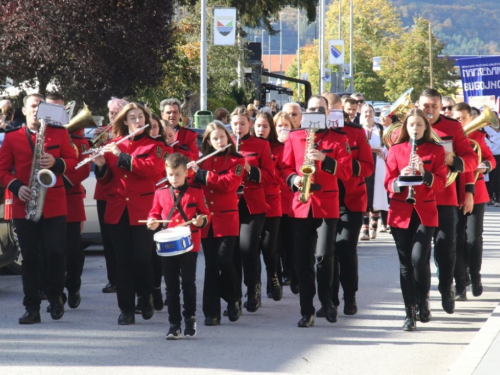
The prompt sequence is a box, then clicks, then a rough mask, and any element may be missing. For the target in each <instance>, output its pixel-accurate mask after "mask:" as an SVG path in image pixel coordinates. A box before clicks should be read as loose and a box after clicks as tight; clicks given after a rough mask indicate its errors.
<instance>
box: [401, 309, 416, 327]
mask: <svg viewBox="0 0 500 375" xmlns="http://www.w3.org/2000/svg"><path fill="white" fill-rule="evenodd" d="M405 310H406V318H405V322H404V323H403V331H416V330H417V314H416V310H415V306H409V307H405Z"/></svg>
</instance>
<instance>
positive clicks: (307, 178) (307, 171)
mask: <svg viewBox="0 0 500 375" xmlns="http://www.w3.org/2000/svg"><path fill="white" fill-rule="evenodd" d="M315 134H316V130H315V129H310V130H309V136H308V137H307V138H306V149H305V153H304V164H302V166H301V167H300V172H301V173H302V178H301V180H300V183H299V201H300V202H302V203H307V201H308V200H309V198H310V197H311V184H312V176H313V174H314V173H315V172H316V166H315V164H314V160H311V159H309V157H308V156H307V154H308V152H309V151H310V150H312V149H314V148H315V145H314V136H315Z"/></svg>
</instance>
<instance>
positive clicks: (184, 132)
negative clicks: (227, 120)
mask: <svg viewBox="0 0 500 375" xmlns="http://www.w3.org/2000/svg"><path fill="white" fill-rule="evenodd" d="M160 110H161V117H162V118H163V119H164V120H167V121H169V122H170V124H172V126H173V128H174V129H175V132H176V140H177V141H179V143H178V144H177V145H176V146H177V147H176V148H175V149H174V151H175V152H179V153H181V154H183V155H185V156H187V157H188V158H189V159H190V160H193V161H195V160H198V157H199V154H200V152H199V150H198V143H197V133H196V132H195V131H193V130H191V129H188V128H185V127H183V126H181V125H180V124H179V122H180V120H181V102H180V101H179V100H177V99H174V98H171V99H164V100H162V101H161V103H160Z"/></svg>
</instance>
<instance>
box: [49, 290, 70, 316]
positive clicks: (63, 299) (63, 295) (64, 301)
mask: <svg viewBox="0 0 500 375" xmlns="http://www.w3.org/2000/svg"><path fill="white" fill-rule="evenodd" d="M61 297H62V301H63V305H65V304H66V301H67V300H68V297H66V293H64V292H63V294H61ZM50 306H51V305H48V306H47V312H48V313H49V312H50V310H51V307H50Z"/></svg>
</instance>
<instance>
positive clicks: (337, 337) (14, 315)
mask: <svg viewBox="0 0 500 375" xmlns="http://www.w3.org/2000/svg"><path fill="white" fill-rule="evenodd" d="M487 211H488V212H487V217H486V220H485V224H486V225H485V227H486V228H485V241H484V242H485V253H484V262H483V284H484V287H485V288H484V294H483V295H482V296H481V297H479V298H474V297H472V294H471V293H470V292H469V293H468V296H469V300H468V301H464V302H457V308H456V312H455V314H453V315H448V314H446V313H445V312H444V311H443V310H442V309H441V303H440V296H439V293H438V292H437V280H436V277H435V274H433V279H432V291H431V307H432V310H433V319H432V321H431V322H430V323H427V324H420V323H419V324H418V326H417V329H418V330H417V331H416V332H403V331H401V326H402V323H403V319H404V309H403V302H402V296H401V292H400V288H399V264H398V260H397V255H396V250H395V247H394V244H393V240H392V237H391V236H390V234H379V237H378V238H377V239H376V240H374V241H369V242H363V243H360V245H359V265H360V291H359V293H358V306H359V312H358V314H357V315H355V316H349V317H347V316H344V315H343V314H342V312H341V313H340V319H339V321H338V322H337V323H335V324H331V323H328V322H327V321H326V320H325V319H319V318H317V319H316V321H315V327H314V328H310V329H304V328H298V327H297V321H298V320H299V319H300V314H299V311H300V310H299V301H298V296H295V295H293V294H292V293H291V292H290V290H289V288H288V287H285V290H284V297H283V299H282V300H281V301H280V302H274V301H272V300H270V299H268V298H266V297H263V306H262V308H260V309H259V310H258V312H256V313H253V314H250V313H247V312H246V311H244V314H243V316H242V317H241V318H240V320H239V321H238V322H236V323H230V322H229V321H228V320H227V318H223V321H222V325H221V326H219V327H205V326H203V313H202V311H201V292H202V283H203V268H204V259H203V256H202V255H201V256H200V257H199V259H198V280H197V283H198V321H199V322H200V323H199V324H198V335H197V336H196V337H195V338H193V339H182V340H178V341H166V340H165V333H166V331H167V330H168V321H167V313H166V310H164V311H162V312H157V313H155V316H154V317H153V318H152V319H151V320H150V321H143V320H142V318H140V317H137V320H136V324H135V325H133V326H118V324H117V318H118V315H119V311H118V308H117V304H116V297H115V295H113V294H111V295H110V294H103V293H101V288H102V287H103V285H104V284H105V282H106V279H105V265H104V258H103V256H102V254H101V253H96V252H93V253H89V254H87V259H86V263H85V270H84V275H83V286H82V298H83V300H82V303H81V305H80V307H79V308H78V309H76V310H69V309H67V311H66V314H65V315H64V317H63V318H62V320H60V321H52V320H51V319H50V316H49V314H47V313H45V312H43V313H42V324H37V325H34V326H20V325H19V324H18V323H17V321H18V318H19V317H20V316H21V315H22V314H23V307H22V286H21V278H20V276H9V275H1V276H0V374H2V375H10V374H37V375H42V374H51V375H52V374H68V373H71V374H72V375H77V374H86V375H88V374H101V373H106V374H118V373H126V374H127V375H134V374H140V375H150V374H160V373H161V374H165V373H176V374H178V373H182V374H213V373H234V372H251V373H255V374H257V373H276V372H280V373H324V374H343V375H345V374H350V375H352V374H354V375H356V374H370V375H376V374H383V375H392V374H398V375H399V374H403V373H404V374H407V375H410V374H418V375H422V374H433V375H434V374H443V375H444V374H446V373H447V372H448V370H449V369H450V367H451V366H452V365H453V364H454V363H455V362H456V361H457V359H458V358H459V357H460V355H461V354H462V353H463V351H464V349H465V348H466V347H467V345H468V344H469V343H470V342H471V341H472V339H473V338H474V336H475V335H476V333H477V331H478V330H479V329H480V328H481V327H482V325H483V324H484V322H485V321H486V319H487V318H488V317H489V316H490V314H491V312H492V311H493V309H494V308H495V307H496V306H497V305H498V302H499V301H500V276H499V270H500V251H499V249H500V246H499V245H500V235H499V233H498V222H499V221H500V209H498V208H488V210H487ZM433 271H435V269H434V267H433ZM46 305H47V302H44V303H43V306H42V309H43V311H44V310H45V307H46ZM316 307H317V308H318V307H319V302H318V301H317V300H316ZM342 307H343V304H342V303H341V306H340V311H341V310H342Z"/></svg>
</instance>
